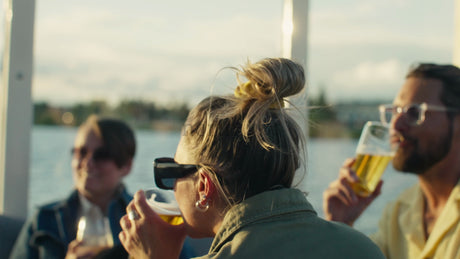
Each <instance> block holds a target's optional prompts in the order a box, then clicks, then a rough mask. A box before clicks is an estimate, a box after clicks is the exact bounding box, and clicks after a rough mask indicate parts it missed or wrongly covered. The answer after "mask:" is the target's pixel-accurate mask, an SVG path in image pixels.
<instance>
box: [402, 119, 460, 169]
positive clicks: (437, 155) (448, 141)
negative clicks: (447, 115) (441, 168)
mask: <svg viewBox="0 0 460 259" xmlns="http://www.w3.org/2000/svg"><path fill="white" fill-rule="evenodd" d="M450 122H451V121H450ZM449 124H450V125H449V132H448V134H447V135H444V138H442V139H440V141H438V142H437V143H439V144H438V145H436V146H432V147H430V149H429V150H427V151H426V152H425V153H421V152H420V147H419V140H418V139H415V138H409V137H407V138H405V139H406V140H407V141H410V144H411V147H410V148H411V149H412V150H404V148H398V150H397V151H396V154H395V156H394V158H393V167H394V168H395V169H396V170H398V171H402V172H407V173H413V174H417V175H422V174H424V173H425V172H426V171H427V170H428V169H429V168H431V167H432V166H434V165H435V164H437V163H438V162H439V161H441V160H443V159H444V157H446V155H447V154H448V153H449V150H450V147H451V145H452V133H453V132H452V130H453V129H452V122H451V123H449Z"/></svg>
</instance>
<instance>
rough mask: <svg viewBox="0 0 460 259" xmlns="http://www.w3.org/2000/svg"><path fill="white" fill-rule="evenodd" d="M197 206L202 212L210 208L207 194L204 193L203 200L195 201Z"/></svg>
mask: <svg viewBox="0 0 460 259" xmlns="http://www.w3.org/2000/svg"><path fill="white" fill-rule="evenodd" d="M195 208H196V209H197V210H199V211H200V212H205V211H207V210H208V209H209V201H208V200H207V197H206V195H203V196H202V197H201V200H199V201H197V202H196V203H195Z"/></svg>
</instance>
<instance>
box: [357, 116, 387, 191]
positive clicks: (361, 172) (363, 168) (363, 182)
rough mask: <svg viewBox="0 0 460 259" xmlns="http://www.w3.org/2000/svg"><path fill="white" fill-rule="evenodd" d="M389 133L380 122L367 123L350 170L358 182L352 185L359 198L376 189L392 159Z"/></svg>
mask: <svg viewBox="0 0 460 259" xmlns="http://www.w3.org/2000/svg"><path fill="white" fill-rule="evenodd" d="M393 156H394V150H393V149H392V147H391V145H390V132H389V129H388V127H387V126H385V125H383V124H382V123H381V122H377V121H368V122H367V123H366V124H365V125H364V128H363V131H362V133H361V136H360V138H359V143H358V146H357V147H356V161H355V163H354V164H353V166H352V169H353V170H354V171H355V172H356V174H357V176H358V178H359V182H358V183H355V184H353V185H352V188H353V190H354V191H355V193H356V194H358V195H359V196H363V197H367V196H369V195H370V194H371V193H372V192H373V191H374V190H375V188H376V187H377V184H378V183H379V181H380V178H381V177H382V174H383V172H384V171H385V168H386V167H387V165H388V163H389V162H390V161H391V160H392V159H393Z"/></svg>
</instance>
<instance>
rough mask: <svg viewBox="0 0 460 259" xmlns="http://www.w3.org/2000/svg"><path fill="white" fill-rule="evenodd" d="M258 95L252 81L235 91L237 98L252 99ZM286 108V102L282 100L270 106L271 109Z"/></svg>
mask: <svg viewBox="0 0 460 259" xmlns="http://www.w3.org/2000/svg"><path fill="white" fill-rule="evenodd" d="M255 93H256V90H255V89H254V86H253V85H252V84H251V81H247V82H246V83H244V84H243V85H241V86H237V87H236V89H235V92H234V94H235V97H237V98H250V97H251V96H254V95H255ZM281 108H284V100H280V101H279V102H278V101H275V102H273V103H272V104H270V109H281Z"/></svg>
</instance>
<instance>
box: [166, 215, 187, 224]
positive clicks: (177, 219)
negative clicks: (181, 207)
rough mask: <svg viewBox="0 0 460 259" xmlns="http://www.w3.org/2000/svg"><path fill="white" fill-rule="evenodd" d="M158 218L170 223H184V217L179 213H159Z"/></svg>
mask: <svg viewBox="0 0 460 259" xmlns="http://www.w3.org/2000/svg"><path fill="white" fill-rule="evenodd" d="M160 218H161V219H163V220H164V221H166V222H168V223H169V224H171V225H180V224H182V223H184V219H183V218H182V216H181V215H160Z"/></svg>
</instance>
